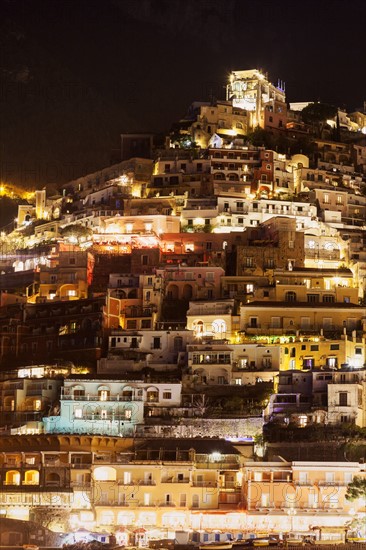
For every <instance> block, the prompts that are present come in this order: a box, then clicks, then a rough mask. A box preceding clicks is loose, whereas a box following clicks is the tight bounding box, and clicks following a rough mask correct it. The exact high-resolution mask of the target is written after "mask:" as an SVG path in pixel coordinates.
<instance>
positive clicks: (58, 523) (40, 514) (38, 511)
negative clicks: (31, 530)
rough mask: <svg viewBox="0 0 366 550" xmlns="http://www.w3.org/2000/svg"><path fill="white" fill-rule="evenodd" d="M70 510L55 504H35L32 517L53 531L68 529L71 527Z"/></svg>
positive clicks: (35, 521)
mask: <svg viewBox="0 0 366 550" xmlns="http://www.w3.org/2000/svg"><path fill="white" fill-rule="evenodd" d="M69 515H70V514H69V510H67V509H65V508H57V507H53V506H34V507H33V508H32V509H31V517H32V520H33V521H34V523H38V524H39V525H42V527H46V528H47V529H50V530H51V531H67V530H68V528H69Z"/></svg>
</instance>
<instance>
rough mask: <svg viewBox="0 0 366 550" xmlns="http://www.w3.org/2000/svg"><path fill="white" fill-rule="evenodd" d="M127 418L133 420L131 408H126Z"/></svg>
mask: <svg viewBox="0 0 366 550" xmlns="http://www.w3.org/2000/svg"><path fill="white" fill-rule="evenodd" d="M125 418H126V420H131V418H132V411H131V409H126V410H125Z"/></svg>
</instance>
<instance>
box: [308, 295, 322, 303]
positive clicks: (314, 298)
mask: <svg viewBox="0 0 366 550" xmlns="http://www.w3.org/2000/svg"><path fill="white" fill-rule="evenodd" d="M307 298H308V302H309V303H310V304H315V303H317V302H319V294H308V295H307Z"/></svg>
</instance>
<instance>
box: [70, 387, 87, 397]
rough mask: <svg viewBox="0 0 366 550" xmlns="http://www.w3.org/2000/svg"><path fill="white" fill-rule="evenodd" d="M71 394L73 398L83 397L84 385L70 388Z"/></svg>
mask: <svg viewBox="0 0 366 550" xmlns="http://www.w3.org/2000/svg"><path fill="white" fill-rule="evenodd" d="M72 396H73V398H74V399H78V398H80V397H84V396H85V388H84V386H80V385H79V386H74V387H73V388H72Z"/></svg>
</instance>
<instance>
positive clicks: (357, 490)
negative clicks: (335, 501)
mask: <svg viewBox="0 0 366 550" xmlns="http://www.w3.org/2000/svg"><path fill="white" fill-rule="evenodd" d="M359 498H362V499H364V501H365V506H366V478H364V477H360V476H355V477H354V478H353V480H352V481H351V483H350V484H349V485H348V487H347V491H346V499H347V500H350V501H353V500H357V499H359Z"/></svg>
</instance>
